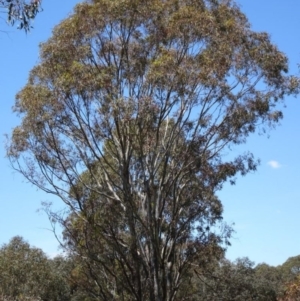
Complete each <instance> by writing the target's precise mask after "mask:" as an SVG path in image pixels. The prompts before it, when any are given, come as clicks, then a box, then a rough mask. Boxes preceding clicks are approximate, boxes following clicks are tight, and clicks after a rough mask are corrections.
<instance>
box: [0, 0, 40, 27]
mask: <svg viewBox="0 0 300 301" xmlns="http://www.w3.org/2000/svg"><path fill="white" fill-rule="evenodd" d="M0 9H4V10H5V11H6V12H7V15H8V16H7V22H8V23H9V24H11V25H14V24H15V22H17V23H18V28H20V29H24V30H25V31H26V32H27V31H29V30H30V28H31V20H32V19H34V18H35V16H36V15H37V13H38V12H39V11H40V10H41V1H40V0H31V1H30V2H27V1H26V0H0Z"/></svg>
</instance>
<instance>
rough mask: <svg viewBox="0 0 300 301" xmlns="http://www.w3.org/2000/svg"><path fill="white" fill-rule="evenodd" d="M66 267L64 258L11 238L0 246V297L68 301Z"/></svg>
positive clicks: (21, 300) (19, 300)
mask: <svg viewBox="0 0 300 301" xmlns="http://www.w3.org/2000/svg"><path fill="white" fill-rule="evenodd" d="M66 267H67V262H66V261H65V260H64V259H62V258H55V259H53V260H52V259H48V258H47V256H46V255H45V254H44V253H43V251H42V250H40V249H37V248H34V247H31V246H30V245H29V244H28V243H27V242H25V241H24V240H23V238H22V237H19V236H16V237H13V238H12V239H11V240H10V242H9V243H8V244H5V245H3V246H2V247H1V249H0V296H1V298H4V299H5V300H14V301H23V300H28V299H29V300H42V301H46V300H52V301H68V300H71V299H70V296H71V292H70V287H69V283H68V282H67V277H68V275H69V273H70V272H68V270H67V269H66ZM1 300H2V299H1Z"/></svg>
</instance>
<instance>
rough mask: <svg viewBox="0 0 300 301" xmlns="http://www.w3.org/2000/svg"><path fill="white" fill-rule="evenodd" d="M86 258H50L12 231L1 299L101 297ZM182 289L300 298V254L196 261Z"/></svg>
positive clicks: (0, 274) (186, 295)
mask: <svg viewBox="0 0 300 301" xmlns="http://www.w3.org/2000/svg"><path fill="white" fill-rule="evenodd" d="M84 261H85V258H79V256H76V255H74V254H73V255H70V256H64V257H62V256H57V257H55V258H53V259H51V258H49V257H47V255H46V254H45V253H44V252H43V251H42V250H41V249H38V248H35V247H32V246H30V245H29V244H28V243H27V242H26V241H25V240H24V239H23V238H22V237H20V236H16V237H13V238H12V239H11V240H10V242H9V243H8V244H4V245H3V246H2V247H1V249H0V300H6V301H10V300H16V301H21V300H31V301H35V300H42V301H50V300H51V301H79V300H80V301H94V300H99V299H98V297H97V295H96V294H95V287H96V286H97V283H95V281H94V280H93V279H92V278H91V277H89V273H90V271H87V270H86V269H87V266H86V264H85V262H84ZM120 268H121V267H120ZM179 295H182V299H183V300H195V301H196V300H197V301H206V300H207V301H211V300H228V301H229V300H237V301H238V300H240V301H245V300H270V301H271V300H280V301H288V300H300V255H298V256H295V257H290V258H289V259H288V260H287V261H286V262H285V263H283V264H282V265H280V266H277V267H274V266H270V265H268V264H265V263H262V264H258V265H256V266H255V265H254V262H252V261H250V260H249V259H248V258H239V259H237V260H236V261H234V262H231V261H229V260H227V259H225V258H221V259H220V260H216V261H212V262H209V263H207V265H203V268H202V269H199V268H198V267H195V269H193V272H191V274H190V277H189V279H188V280H187V281H186V283H185V284H184V286H182V287H181V289H180V292H179ZM116 300H130V299H128V298H126V296H119V298H117V299H116Z"/></svg>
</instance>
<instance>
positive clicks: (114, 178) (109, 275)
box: [7, 0, 299, 301]
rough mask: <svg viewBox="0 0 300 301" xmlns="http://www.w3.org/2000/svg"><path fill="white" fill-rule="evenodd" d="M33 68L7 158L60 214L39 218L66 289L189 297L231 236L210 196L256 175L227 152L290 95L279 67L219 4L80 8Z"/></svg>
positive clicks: (280, 60)
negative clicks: (69, 257)
mask: <svg viewBox="0 0 300 301" xmlns="http://www.w3.org/2000/svg"><path fill="white" fill-rule="evenodd" d="M40 57H41V60H40V63H39V64H38V65H37V66H35V67H34V68H33V70H32V71H31V73H30V76H29V80H28V83H27V85H26V86H25V87H24V88H23V89H22V90H21V91H20V92H19V93H18V95H17V97H16V104H15V108H14V109H15V112H16V113H17V114H19V115H20V116H21V118H22V122H21V124H20V126H17V127H16V128H15V129H14V130H13V133H12V137H11V141H10V143H9V145H8V149H7V154H8V157H9V158H10V160H11V163H12V165H13V167H14V168H15V169H16V170H18V171H19V172H21V173H22V174H23V175H24V176H25V177H26V178H27V179H28V180H29V181H30V182H31V183H33V184H34V185H36V186H37V187H39V188H40V189H42V190H44V191H46V192H48V193H51V194H54V195H56V196H58V197H59V198H60V199H61V200H62V201H63V202H64V203H65V204H66V205H67V215H64V216H60V215H58V214H56V213H53V212H52V213H51V212H50V215H51V216H52V218H54V220H56V221H58V222H60V223H61V225H62V226H63V227H64V234H65V247H66V249H67V250H68V251H69V252H71V253H72V254H74V256H75V255H76V256H77V258H78V260H80V265H79V267H78V273H79V274H80V273H81V274H82V275H85V276H86V281H84V278H81V277H79V279H80V280H82V281H83V282H85V284H84V285H85V286H87V287H88V288H89V292H90V293H91V295H92V296H94V297H95V298H98V299H99V300H154V301H162V300H191V296H189V295H188V294H189V291H187V290H186V289H184V287H187V286H186V285H187V283H189V281H190V279H191V277H192V275H193V273H194V272H195V270H197V269H201V268H204V267H205V266H206V265H207V263H208V262H209V261H210V260H212V259H213V258H214V257H215V258H216V259H218V258H219V257H221V254H222V252H223V251H224V248H226V245H227V244H228V238H229V236H230V233H231V229H230V227H227V226H226V225H224V224H223V223H222V211H223V209H222V203H221V201H220V200H219V199H218V197H217V196H216V192H217V191H218V190H220V189H221V188H222V185H223V184H224V183H225V182H226V181H231V182H232V183H234V181H235V176H236V175H237V174H239V173H240V174H242V175H245V174H247V172H249V171H253V170H255V169H256V166H257V161H256V160H255V159H254V158H253V156H252V154H251V153H245V154H244V153H243V154H240V155H237V156H236V157H235V158H230V156H226V153H227V152H228V150H229V149H230V147H233V146H234V145H237V144H240V143H245V142H246V139H247V137H248V136H249V134H251V133H253V132H255V131H257V130H258V131H264V130H266V129H267V128H268V127H270V126H271V127H272V126H274V125H275V124H276V123H277V122H278V121H279V120H280V119H281V118H282V112H281V111H280V110H279V109H278V103H280V102H281V101H283V99H284V97H285V96H286V95H289V94H293V93H297V92H298V88H299V80H298V78H296V77H293V76H289V75H287V74H286V73H287V72H288V65H287V58H286V56H285V55H284V54H283V53H282V52H280V51H279V50H278V49H277V47H276V46H275V45H273V44H272V43H271V41H270V38H269V36H268V34H266V33H260V32H254V31H252V30H251V28H250V25H249V23H248V21H247V18H246V16H245V15H244V14H243V13H242V12H241V11H240V9H239V8H238V6H237V5H236V4H235V3H234V2H233V1H230V0H226V1H218V0H217V1H216V0H200V1H199V0H197V1H195V0H186V1H177V0H169V1H158V0H155V1H153V0H151V1H148V0H143V1H140V0H124V1H116V0H93V1H88V2H84V3H81V4H79V5H77V6H76V7H75V10H74V13H73V14H72V15H71V16H70V17H68V18H67V19H65V20H64V21H63V22H61V24H59V25H58V26H57V27H56V28H55V29H54V31H53V35H52V37H51V38H50V39H49V40H48V41H47V42H45V43H43V44H42V45H41V52H40ZM87 283H89V285H87Z"/></svg>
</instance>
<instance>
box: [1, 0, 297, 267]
mask: <svg viewBox="0 0 300 301" xmlns="http://www.w3.org/2000/svg"><path fill="white" fill-rule="evenodd" d="M77 2H79V1H75V0H68V1H61V0H60V1H59V0H52V1H50V0H44V3H43V8H44V12H43V13H41V14H40V15H39V16H38V17H37V19H36V20H35V22H34V29H33V30H32V31H31V32H30V33H29V34H28V35H27V36H26V35H25V33H24V32H19V31H18V30H17V29H15V28H10V27H8V26H6V24H5V21H3V20H2V19H1V18H0V30H2V31H1V32H0V42H1V48H0V52H1V55H0V66H1V69H0V89H1V90H0V91H1V94H0V108H1V118H0V135H1V137H2V139H1V145H0V170H1V173H0V206H1V207H0V208H1V211H0V212H1V214H0V244H2V243H6V242H8V241H9V239H10V238H11V237H13V236H14V235H21V236H23V237H24V238H25V239H26V240H28V241H29V242H30V243H31V244H32V245H35V246H37V247H40V248H42V249H43V250H44V251H45V252H46V253H48V254H49V255H54V254H56V253H58V249H57V247H58V243H57V242H56V240H55V238H54V236H53V234H52V233H51V232H50V231H49V230H47V228H50V224H49V222H48V220H47V216H46V215H45V214H43V213H38V212H37V209H38V208H40V207H41V205H40V204H41V202H42V201H54V202H56V203H57V205H56V206H57V207H59V206H62V205H61V203H60V202H59V201H56V200H55V199H53V198H51V197H50V196H49V195H46V194H44V193H42V192H38V191H37V189H36V188H35V187H33V186H31V185H30V184H28V183H26V182H25V181H24V180H23V179H22V177H21V176H20V175H18V174H17V173H14V172H13V171H12V170H11V168H10V167H9V163H8V161H7V159H5V150H4V143H5V138H4V134H6V133H10V131H11V129H12V128H13V127H14V126H15V125H17V124H18V118H17V117H16V116H15V115H13V113H12V110H11V107H12V106H13V103H14V96H15V94H16V93H17V92H18V91H19V90H20V89H21V88H22V87H23V86H24V85H25V83H26V81H27V77H28V73H29V71H30V69H31V68H32V67H33V66H34V65H35V64H36V63H38V45H39V43H40V42H43V41H46V40H47V38H49V37H50V34H51V29H52V28H53V27H54V26H55V25H56V24H57V23H58V22H59V21H60V20H62V19H63V18H65V17H66V16H67V15H68V14H69V13H70V12H71V11H72V8H73V6H74V5H75V4H76V3H77ZM238 3H239V4H240V5H241V8H242V11H243V12H245V14H246V15H247V16H248V18H249V21H250V23H251V24H252V27H253V29H254V30H257V31H266V32H269V33H270V34H271V37H272V41H273V42H274V43H275V44H276V45H278V47H279V48H280V49H281V50H282V51H283V52H285V53H286V54H287V56H288V58H289V65H290V71H291V73H294V74H295V73H298V67H297V64H298V63H300V31H299V28H300V18H299V12H300V2H299V1H298V0H285V1H283V0H272V1H271V0H264V1H258V0H252V1H249V0H240V1H238ZM1 17H2V18H4V19H5V16H4V15H1ZM286 104H287V108H286V109H285V110H284V115H285V117H284V119H283V121H282V122H281V125H280V126H279V127H277V128H276V129H275V130H273V131H272V132H270V137H269V138H268V137H267V136H259V135H254V136H252V137H251V138H250V139H249V141H248V143H247V144H246V145H244V146H243V147H242V148H240V149H236V150H235V151H239V150H250V151H252V152H253V153H254V154H255V156H256V157H257V158H260V159H261V165H260V166H259V168H258V171H257V172H256V173H253V174H249V175H247V176H246V177H244V178H239V179H238V181H237V184H236V185H235V186H229V185H226V186H225V187H224V189H223V190H222V191H221V192H220V193H219V195H220V198H221V200H222V201H223V204H224V221H226V222H228V223H235V226H234V228H235V230H236V233H235V234H234V237H233V238H232V240H231V241H232V246H231V247H230V248H229V250H228V252H227V257H228V258H229V259H231V260H233V259H235V258H237V257H244V256H248V257H249V258H250V259H251V260H253V261H255V262H256V263H260V262H266V263H268V264H271V265H278V264H281V263H283V262H284V261H285V260H286V259H287V258H288V257H290V256H296V255H299V254H300V235H299V231H300V218H299V216H300V175H299V170H300V160H299V153H300V152H299V150H300V142H299V133H300V118H299V116H300V114H299V113H300V103H299V99H295V98H292V97H291V98H288V99H286ZM2 142H3V143H2Z"/></svg>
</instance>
